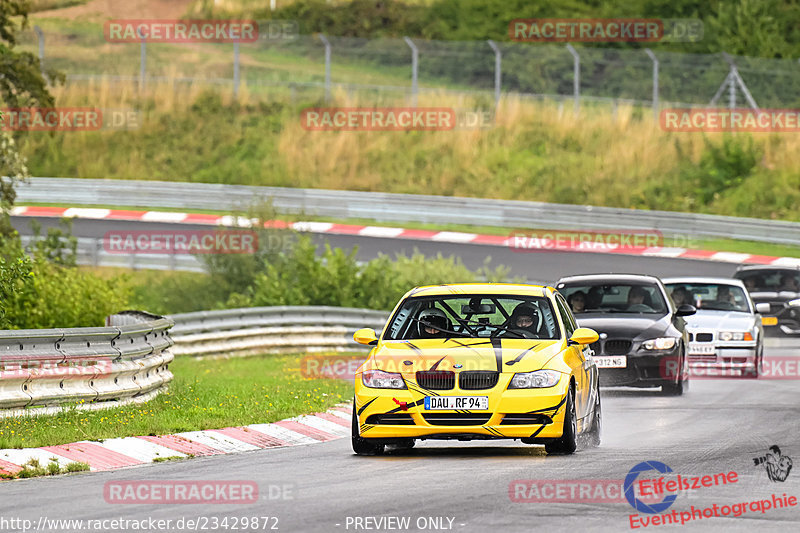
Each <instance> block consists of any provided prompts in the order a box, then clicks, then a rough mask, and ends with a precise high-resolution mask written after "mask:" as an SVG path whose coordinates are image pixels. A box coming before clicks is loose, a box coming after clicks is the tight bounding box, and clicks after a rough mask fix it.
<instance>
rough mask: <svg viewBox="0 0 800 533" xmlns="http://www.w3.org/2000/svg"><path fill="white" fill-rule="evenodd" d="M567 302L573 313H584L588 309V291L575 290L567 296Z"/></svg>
mask: <svg viewBox="0 0 800 533" xmlns="http://www.w3.org/2000/svg"><path fill="white" fill-rule="evenodd" d="M567 303H568V304H569V306H570V308H571V309H572V312H573V313H583V312H585V311H586V293H585V292H583V291H575V292H573V293H572V294H570V295H569V296H568V297H567Z"/></svg>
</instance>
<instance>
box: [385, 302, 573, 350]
mask: <svg viewBox="0 0 800 533" xmlns="http://www.w3.org/2000/svg"><path fill="white" fill-rule="evenodd" d="M459 337H473V338H474V337H486V338H488V337H502V338H516V339H558V338H560V337H561V333H560V331H559V327H558V322H557V321H556V318H555V313H554V312H553V307H552V305H551V304H550V300H549V299H547V298H544V297H535V296H509V295H491V294H489V295H486V294H481V295H463V294H461V295H457V296H456V295H446V296H425V297H412V298H407V299H406V300H405V301H404V302H403V303H402V304H401V305H400V307H399V308H398V310H397V312H396V313H395V314H394V316H393V317H392V319H391V321H390V323H389V327H388V328H387V329H386V334H385V337H384V338H385V339H386V340H411V339H425V338H427V339H430V338H459Z"/></svg>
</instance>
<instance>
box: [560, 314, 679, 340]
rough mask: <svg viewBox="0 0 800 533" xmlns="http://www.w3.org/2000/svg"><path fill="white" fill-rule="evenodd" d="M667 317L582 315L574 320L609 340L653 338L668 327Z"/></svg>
mask: <svg viewBox="0 0 800 533" xmlns="http://www.w3.org/2000/svg"><path fill="white" fill-rule="evenodd" d="M668 316H669V315H645V314H623V313H583V314H580V315H578V316H576V317H575V318H577V319H578V325H579V326H581V327H583V328H592V329H593V330H595V331H596V332H597V333H599V334H601V335H602V334H603V333H605V334H607V335H608V336H609V337H610V338H624V339H635V338H637V337H641V338H653V337H658V336H659V335H662V334H663V333H664V332H665V331H666V330H667V328H668V327H669V324H670V322H669V320H668Z"/></svg>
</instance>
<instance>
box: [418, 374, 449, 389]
mask: <svg viewBox="0 0 800 533" xmlns="http://www.w3.org/2000/svg"><path fill="white" fill-rule="evenodd" d="M417 383H418V384H419V386H420V387H422V388H423V389H430V390H450V389H452V388H454V387H455V386H456V373H455V372H453V371H451V370H420V371H419V372H417Z"/></svg>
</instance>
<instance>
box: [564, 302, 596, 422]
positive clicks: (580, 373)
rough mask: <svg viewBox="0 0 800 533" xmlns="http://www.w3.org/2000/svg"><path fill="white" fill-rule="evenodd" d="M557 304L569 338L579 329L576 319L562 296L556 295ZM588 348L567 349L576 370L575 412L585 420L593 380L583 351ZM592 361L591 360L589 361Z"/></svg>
mask: <svg viewBox="0 0 800 533" xmlns="http://www.w3.org/2000/svg"><path fill="white" fill-rule="evenodd" d="M555 296H556V302H557V305H558V314H559V315H561V321H562V322H563V323H564V330H565V333H566V336H567V338H570V337H571V336H572V334H573V333H574V332H575V330H576V329H578V325H577V323H576V321H575V317H573V316H572V312H571V311H570V310H569V306H568V305H567V302H566V301H565V300H564V297H563V296H561V294H559V293H556V295H555ZM588 349H589V347H588V346H578V345H574V346H568V347H567V352H568V353H567V358H566V359H567V362H568V364H569V365H570V366H572V367H573V368H574V369H575V412H576V414H577V416H578V418H579V419H580V418H583V417H585V416H586V415H587V414H588V413H589V405H591V404H590V403H589V401H590V399H592V398H591V391H592V390H593V389H592V385H593V383H592V378H591V376H590V374H589V372H588V365H587V359H586V355H584V353H583V351H584V350H588ZM589 361H591V358H590V359H589Z"/></svg>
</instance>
